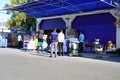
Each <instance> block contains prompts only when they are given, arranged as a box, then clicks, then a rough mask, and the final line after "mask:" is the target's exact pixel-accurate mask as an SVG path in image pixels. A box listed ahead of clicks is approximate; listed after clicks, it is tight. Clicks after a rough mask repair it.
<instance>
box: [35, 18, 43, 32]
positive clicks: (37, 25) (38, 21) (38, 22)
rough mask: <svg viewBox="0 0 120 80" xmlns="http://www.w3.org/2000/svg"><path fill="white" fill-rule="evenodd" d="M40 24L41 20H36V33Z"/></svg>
mask: <svg viewBox="0 0 120 80" xmlns="http://www.w3.org/2000/svg"><path fill="white" fill-rule="evenodd" d="M41 22H42V19H37V24H36V31H39V24H40V23H41Z"/></svg>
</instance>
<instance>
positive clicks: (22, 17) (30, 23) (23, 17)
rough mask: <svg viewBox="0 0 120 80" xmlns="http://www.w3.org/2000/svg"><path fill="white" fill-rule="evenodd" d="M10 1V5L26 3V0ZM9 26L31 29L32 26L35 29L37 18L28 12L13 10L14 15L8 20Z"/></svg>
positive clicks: (29, 0)
mask: <svg viewBox="0 0 120 80" xmlns="http://www.w3.org/2000/svg"><path fill="white" fill-rule="evenodd" d="M27 1H28V2H31V1H33V0H27ZM10 3H11V4H10V5H9V6H14V5H20V4H25V3H26V0H11V2H10ZM7 6H8V5H7ZM7 26H8V27H9V28H10V29H17V30H18V29H21V30H30V29H31V27H32V29H34V30H35V26H36V19H35V18H34V17H32V16H30V15H28V14H26V13H23V12H19V11H12V17H11V19H10V20H9V21H8V23H7Z"/></svg>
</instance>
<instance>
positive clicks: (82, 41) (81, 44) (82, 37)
mask: <svg viewBox="0 0 120 80" xmlns="http://www.w3.org/2000/svg"><path fill="white" fill-rule="evenodd" d="M84 39H85V35H84V34H83V32H82V31H81V32H80V35H79V42H80V43H79V50H80V53H82V52H83V43H84Z"/></svg>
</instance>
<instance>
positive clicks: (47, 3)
mask: <svg viewBox="0 0 120 80" xmlns="http://www.w3.org/2000/svg"><path fill="white" fill-rule="evenodd" d="M115 7H116V6H115V5H114V2H113V0H37V1H34V2H31V3H28V4H24V5H21V6H17V7H14V8H9V9H7V10H17V11H21V12H25V13H28V14H30V15H32V16H33V17H36V18H41V17H49V16H56V15H65V14H72V13H81V12H89V11H95V10H103V9H111V8H115Z"/></svg>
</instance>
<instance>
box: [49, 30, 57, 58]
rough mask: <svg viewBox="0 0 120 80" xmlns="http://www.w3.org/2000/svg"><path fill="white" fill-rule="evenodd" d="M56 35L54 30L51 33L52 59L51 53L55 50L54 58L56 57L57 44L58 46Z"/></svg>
mask: <svg viewBox="0 0 120 80" xmlns="http://www.w3.org/2000/svg"><path fill="white" fill-rule="evenodd" d="M57 37H58V33H57V32H56V29H54V31H53V32H52V33H51V54H50V57H53V51H54V50H55V57H57V44H58V40H57Z"/></svg>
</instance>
